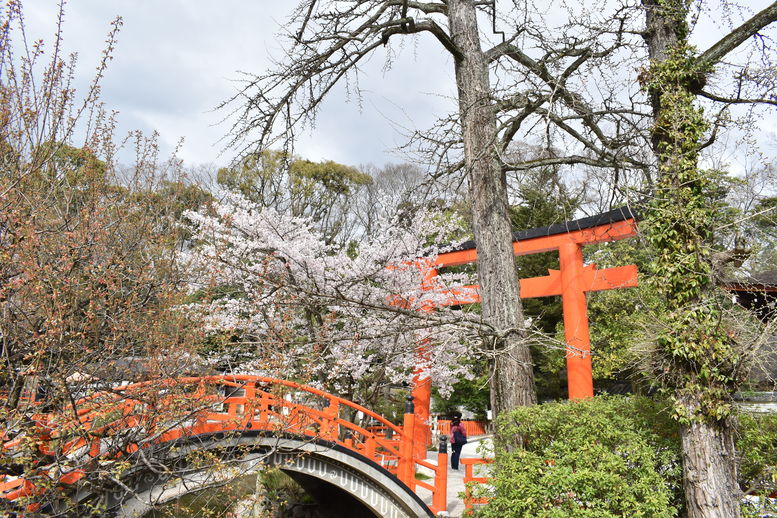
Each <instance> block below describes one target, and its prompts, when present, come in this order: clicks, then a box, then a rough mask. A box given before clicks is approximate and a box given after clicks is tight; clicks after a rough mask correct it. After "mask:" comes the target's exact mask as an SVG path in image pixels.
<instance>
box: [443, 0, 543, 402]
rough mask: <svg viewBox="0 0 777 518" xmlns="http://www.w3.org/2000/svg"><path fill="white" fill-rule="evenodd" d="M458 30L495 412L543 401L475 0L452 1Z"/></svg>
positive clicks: (463, 117)
mask: <svg viewBox="0 0 777 518" xmlns="http://www.w3.org/2000/svg"><path fill="white" fill-rule="evenodd" d="M448 10H449V11H448V17H449V23H450V33H451V37H452V39H453V42H454V44H455V45H456V47H457V48H458V49H459V50H460V51H461V56H460V58H459V59H456V60H455V68H456V85H457V87H458V96H459V114H460V119H461V127H462V136H463V140H464V157H465V167H466V171H467V176H468V179H469V197H470V200H469V201H470V207H471V210H472V227H473V232H474V235H475V244H476V245H477V251H478V262H477V272H478V282H479V283H480V293H481V300H482V310H483V319H484V321H485V322H486V323H488V324H489V325H491V326H492V328H493V336H491V337H489V338H487V341H489V342H490V343H487V347H488V348H489V349H491V350H493V352H494V354H495V356H494V358H493V360H492V364H491V408H492V411H493V413H494V416H496V415H498V414H499V413H501V412H503V411H505V410H509V409H511V408H515V407H518V406H524V405H532V404H534V403H536V393H535V389H534V374H533V370H532V359H531V353H530V351H529V348H528V346H527V344H526V343H525V341H524V336H525V332H524V323H523V307H522V305H521V300H520V294H519V284H518V279H517V275H516V271H515V257H514V255H513V247H512V229H511V227H510V220H509V212H508V201H507V180H506V176H505V174H504V172H503V171H502V168H501V165H500V162H499V159H498V155H497V146H498V143H499V141H498V139H497V129H496V128H497V124H496V111H495V108H494V106H493V103H492V102H491V96H490V91H491V84H490V80H489V70H488V61H487V59H486V56H485V54H484V52H483V51H482V49H481V47H480V34H479V32H478V25H477V15H476V11H475V5H474V2H473V0H450V1H449V2H448Z"/></svg>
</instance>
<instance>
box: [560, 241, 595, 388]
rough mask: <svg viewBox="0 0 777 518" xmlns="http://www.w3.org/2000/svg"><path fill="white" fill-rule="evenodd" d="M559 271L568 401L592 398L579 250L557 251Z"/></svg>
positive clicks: (571, 245)
mask: <svg viewBox="0 0 777 518" xmlns="http://www.w3.org/2000/svg"><path fill="white" fill-rule="evenodd" d="M558 255H559V263H560V264H559V266H560V269H561V285H562V288H561V306H562V309H563V312H564V339H565V341H566V344H567V351H566V356H567V388H568V391H569V399H581V398H588V397H593V395H594V381H593V370H592V367H591V340H590V337H589V334H588V304H587V303H586V297H585V291H584V287H583V285H582V282H581V281H582V279H583V247H582V246H580V245H578V244H575V243H568V244H565V245H563V246H561V247H559V250H558Z"/></svg>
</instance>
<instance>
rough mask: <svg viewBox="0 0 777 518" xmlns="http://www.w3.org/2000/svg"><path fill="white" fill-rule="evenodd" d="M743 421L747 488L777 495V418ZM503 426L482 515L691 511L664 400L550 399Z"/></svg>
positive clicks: (605, 516) (592, 517)
mask: <svg viewBox="0 0 777 518" xmlns="http://www.w3.org/2000/svg"><path fill="white" fill-rule="evenodd" d="M739 422H740V424H739V430H738V437H737V451H738V453H739V483H740V486H741V487H742V489H743V491H745V492H748V493H750V494H755V495H758V496H765V495H769V494H771V493H773V492H775V491H777V415H766V416H760V417H754V416H751V415H746V414H743V415H741V416H740V419H739ZM496 426H497V430H498V439H497V442H496V444H495V449H496V462H495V464H494V465H493V471H492V473H493V475H494V481H493V492H492V493H491V494H490V495H489V496H490V497H491V501H490V503H489V504H488V505H487V506H484V507H482V508H481V509H479V510H478V512H477V516H478V517H482V518H509V517H527V518H528V517H531V518H557V517H558V518H561V517H564V518H566V517H575V518H577V517H579V518H611V517H641V516H644V517H658V518H662V517H677V516H684V506H683V492H682V465H681V460H680V459H681V455H680V438H679V434H678V426H677V423H676V422H675V421H673V420H672V419H671V417H670V416H669V414H668V412H665V411H664V406H663V405H662V404H661V403H659V402H656V401H654V400H651V399H648V398H644V397H637V396H632V397H614V396H600V397H596V398H593V399H590V400H586V401H575V402H569V401H563V402H556V403H547V404H544V405H539V406H535V407H527V408H520V409H517V410H515V411H513V412H510V413H508V414H506V415H503V416H501V417H500V419H499V420H498V421H497V423H496ZM518 445H522V446H521V447H518ZM743 511H744V516H754V515H755V514H754V510H753V509H747V508H746V507H745V508H743ZM761 512H763V511H761Z"/></svg>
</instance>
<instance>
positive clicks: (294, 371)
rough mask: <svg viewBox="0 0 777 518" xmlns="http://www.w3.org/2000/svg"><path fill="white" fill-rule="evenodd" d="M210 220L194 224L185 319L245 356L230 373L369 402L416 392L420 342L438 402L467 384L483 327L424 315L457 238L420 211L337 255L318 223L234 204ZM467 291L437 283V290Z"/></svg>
mask: <svg viewBox="0 0 777 518" xmlns="http://www.w3.org/2000/svg"><path fill="white" fill-rule="evenodd" d="M213 209H214V211H213V213H208V212H206V211H201V212H189V213H187V217H188V218H189V220H190V221H191V224H192V226H193V228H194V232H193V242H194V243H195V245H194V246H193V248H192V249H191V250H190V251H189V252H187V257H186V260H187V261H189V264H191V265H192V271H193V272H196V276H194V277H193V279H192V286H191V287H192V291H193V293H194V297H195V299H196V301H195V302H192V303H191V304H189V305H188V310H189V311H190V313H191V314H192V315H202V317H203V319H204V321H205V324H206V327H207V329H208V330H210V331H212V332H218V333H221V334H222V335H224V334H226V335H227V336H228V343H227V347H228V349H231V350H232V351H233V352H234V351H235V350H241V351H245V354H244V355H243V356H242V357H237V358H234V357H233V358H232V361H236V362H237V363H236V364H232V365H230V367H231V368H233V369H235V370H237V371H250V372H262V373H267V374H278V373H282V375H283V376H286V377H288V376H293V377H297V378H303V379H305V380H306V381H307V382H313V383H319V384H321V385H324V386H326V387H327V388H328V389H330V390H333V391H335V392H337V393H339V394H343V395H346V396H348V397H355V398H356V399H357V400H360V401H365V400H366V399H369V394H373V393H375V392H376V390H377V388H378V387H379V386H380V385H384V384H386V383H392V384H400V383H405V382H408V381H409V380H410V377H411V375H412V372H413V367H414V365H415V364H416V362H417V358H416V356H415V355H416V346H417V344H418V343H419V342H420V341H424V342H425V343H431V344H433V345H432V346H431V347H430V360H429V361H430V365H429V369H430V373H431V374H432V375H433V376H434V378H435V380H436V381H437V382H438V383H439V384H440V386H441V387H442V390H443V391H445V390H446V388H447V387H450V385H451V384H452V383H453V382H455V381H456V380H457V379H459V378H460V377H461V376H466V375H467V373H466V372H465V370H464V369H463V368H462V367H461V366H460V357H461V356H462V355H464V354H466V353H468V351H469V345H470V341H471V339H472V338H473V337H474V336H475V335H476V334H477V333H478V332H479V331H480V324H478V321H477V319H474V318H470V317H469V316H468V315H467V314H466V313H464V312H462V311H460V310H452V309H440V310H437V311H433V312H430V311H426V310H428V309H430V308H433V307H435V306H436V304H437V303H438V302H440V298H441V297H444V296H445V295H444V294H442V293H441V290H439V289H427V288H429V286H427V285H425V281H424V276H425V272H426V271H427V267H428V265H429V264H430V262H432V261H433V260H434V258H435V256H436V254H437V253H439V252H440V250H441V249H442V248H441V247H440V246H438V245H436V244H433V243H437V242H439V241H442V240H443V239H444V237H445V236H446V235H447V234H450V233H451V232H453V231H455V230H456V229H457V228H458V222H457V221H456V220H455V219H453V218H450V217H445V216H444V215H441V214H435V213H433V212H430V211H423V210H422V211H419V212H418V213H417V214H416V215H415V217H413V218H410V219H407V220H405V221H404V222H400V221H398V220H397V219H396V218H391V219H389V218H379V221H377V222H376V227H377V228H378V229H379V230H378V231H376V232H374V233H373V234H372V235H370V236H367V237H365V238H364V239H363V240H360V241H358V242H355V243H352V244H351V246H348V247H337V246H335V245H332V244H329V243H328V241H327V239H326V236H325V235H324V233H323V232H321V231H320V230H317V228H316V225H315V222H314V221H312V220H311V219H309V218H302V217H294V216H291V215H288V214H280V213H278V212H276V211H275V210H274V209H271V208H261V207H260V206H258V205H257V204H254V203H252V202H251V201H249V200H247V199H246V198H244V197H242V196H241V195H239V194H234V193H233V194H228V195H226V196H225V197H224V201H223V202H222V203H219V204H216V205H215V206H214V207H213ZM430 243H431V244H430ZM466 281H467V279H465V278H464V276H463V275H462V274H442V275H441V276H440V279H439V282H438V283H437V284H436V285H435V287H436V288H440V287H443V286H445V285H446V284H451V285H452V284H454V283H455V284H462V283H465V282H466ZM213 359H218V358H217V357H215V356H214V357H213ZM365 380H369V382H367V383H366V385H365ZM360 384H361V385H360Z"/></svg>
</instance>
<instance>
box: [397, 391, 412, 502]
mask: <svg viewBox="0 0 777 518" xmlns="http://www.w3.org/2000/svg"><path fill="white" fill-rule="evenodd" d="M414 428H415V405H413V396H407V403H406V404H405V420H404V423H403V425H402V442H401V443H400V447H399V452H400V458H399V470H398V472H399V480H401V481H402V482H404V483H405V484H406V485H407V487H409V488H410V489H411V490H415V462H414V460H413V433H414Z"/></svg>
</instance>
